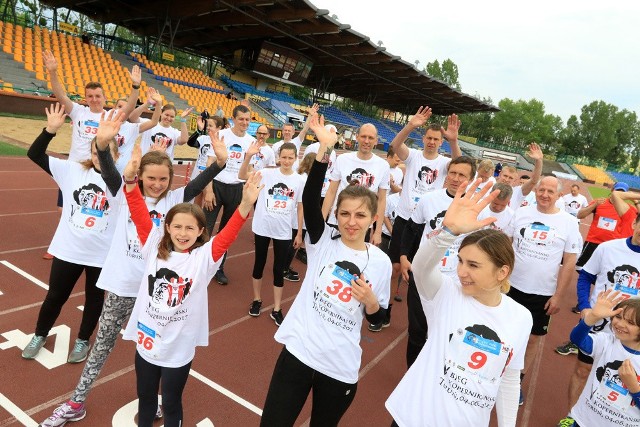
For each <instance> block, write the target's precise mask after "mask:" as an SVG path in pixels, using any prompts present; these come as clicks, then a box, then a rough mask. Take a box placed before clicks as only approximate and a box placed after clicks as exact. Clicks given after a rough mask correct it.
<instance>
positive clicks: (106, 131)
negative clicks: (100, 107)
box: [96, 109, 126, 150]
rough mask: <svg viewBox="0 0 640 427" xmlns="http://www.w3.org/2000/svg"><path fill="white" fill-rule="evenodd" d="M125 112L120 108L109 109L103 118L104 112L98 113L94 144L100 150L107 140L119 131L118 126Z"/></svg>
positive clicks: (104, 147) (107, 142)
mask: <svg viewBox="0 0 640 427" xmlns="http://www.w3.org/2000/svg"><path fill="white" fill-rule="evenodd" d="M125 117H126V114H125V113H124V111H122V110H115V109H111V110H110V111H109V114H108V115H107V117H106V119H105V112H104V111H103V112H102V114H101V115H100V124H99V126H98V133H96V145H97V146H98V148H99V149H100V150H105V149H106V148H107V146H108V145H109V142H110V141H111V140H112V139H113V138H115V136H116V135H117V134H118V132H120V126H122V123H123V122H124V119H125Z"/></svg>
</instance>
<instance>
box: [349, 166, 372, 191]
mask: <svg viewBox="0 0 640 427" xmlns="http://www.w3.org/2000/svg"><path fill="white" fill-rule="evenodd" d="M375 179H376V177H375V176H373V175H372V174H370V173H369V172H367V171H366V170H364V169H362V168H356V169H354V170H353V171H351V173H350V174H349V175H347V182H348V183H350V184H353V183H355V184H357V185H361V186H363V187H367V188H371V187H372V186H373V183H374V182H375Z"/></svg>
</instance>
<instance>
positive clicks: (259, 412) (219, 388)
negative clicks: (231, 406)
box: [189, 369, 262, 416]
mask: <svg viewBox="0 0 640 427" xmlns="http://www.w3.org/2000/svg"><path fill="white" fill-rule="evenodd" d="M189 374H190V375H191V376H192V377H194V378H196V379H198V380H200V381H202V382H203V383H205V384H206V385H208V386H209V387H211V388H212V389H214V390H216V391H218V392H219V393H221V394H223V395H225V396H227V397H228V398H229V399H231V400H233V401H234V402H236V403H239V404H240V405H242V406H244V407H245V408H247V409H248V410H250V411H251V412H253V413H255V414H257V415H258V416H262V409H260V408H258V407H257V406H255V405H254V404H252V403H250V402H248V401H246V400H244V399H243V398H241V397H240V396H238V395H237V394H235V393H233V392H231V391H230V390H227V389H226V388H224V387H222V386H221V385H220V384H218V383H216V382H214V381H212V380H210V379H209V378H207V377H205V376H204V375H201V374H199V373H197V372H196V371H194V370H193V369H192V370H191V371H190V372H189Z"/></svg>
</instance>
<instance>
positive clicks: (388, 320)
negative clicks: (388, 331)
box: [382, 304, 393, 328]
mask: <svg viewBox="0 0 640 427" xmlns="http://www.w3.org/2000/svg"><path fill="white" fill-rule="evenodd" d="M391 307H393V304H389V308H387V315H386V317H385V318H384V320H383V321H382V327H383V328H388V327H389V326H391Z"/></svg>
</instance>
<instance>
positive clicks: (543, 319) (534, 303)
mask: <svg viewBox="0 0 640 427" xmlns="http://www.w3.org/2000/svg"><path fill="white" fill-rule="evenodd" d="M507 295H509V296H510V297H511V298H513V300H514V301H515V302H517V303H519V304H520V305H522V306H524V307H525V308H527V310H529V312H531V317H532V318H533V326H532V327H531V335H547V332H548V331H549V323H550V322H551V316H549V315H548V314H547V313H546V310H545V309H544V306H545V304H547V301H549V299H550V298H551V297H550V296H548V295H536V294H527V293H525V292H522V291H519V290H517V289H516V288H514V287H513V286H511V289H510V290H509V293H508V294H507Z"/></svg>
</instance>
